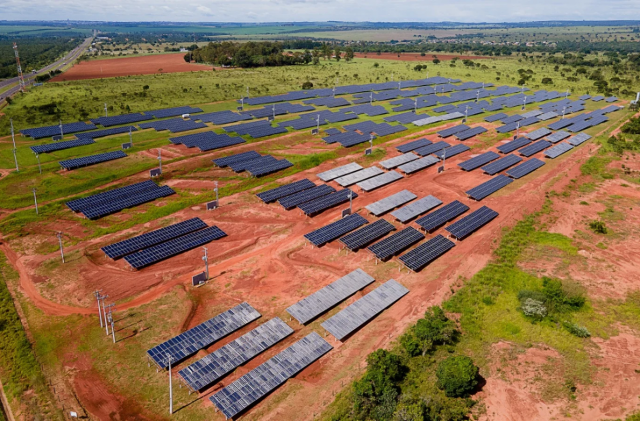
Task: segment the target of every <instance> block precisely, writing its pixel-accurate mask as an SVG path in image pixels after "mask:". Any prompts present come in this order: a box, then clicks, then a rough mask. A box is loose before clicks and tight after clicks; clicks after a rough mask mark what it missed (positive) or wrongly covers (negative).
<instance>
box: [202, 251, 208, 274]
mask: <svg viewBox="0 0 640 421" xmlns="http://www.w3.org/2000/svg"><path fill="white" fill-rule="evenodd" d="M202 248H203V249H204V256H202V260H203V261H204V273H205V274H206V275H207V281H208V280H209V256H208V255H207V248H206V247H202Z"/></svg>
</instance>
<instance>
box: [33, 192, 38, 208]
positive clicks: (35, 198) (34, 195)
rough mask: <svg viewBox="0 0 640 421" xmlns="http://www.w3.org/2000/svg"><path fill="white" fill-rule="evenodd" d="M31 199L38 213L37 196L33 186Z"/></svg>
mask: <svg viewBox="0 0 640 421" xmlns="http://www.w3.org/2000/svg"><path fill="white" fill-rule="evenodd" d="M33 201H34V203H35V204H36V215H38V198H37V197H36V188H35V187H34V188H33Z"/></svg>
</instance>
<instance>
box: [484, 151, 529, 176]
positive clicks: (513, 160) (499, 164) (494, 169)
mask: <svg viewBox="0 0 640 421" xmlns="http://www.w3.org/2000/svg"><path fill="white" fill-rule="evenodd" d="M518 162H522V158H520V157H519V156H516V155H513V154H509V155H507V156H505V157H503V158H500V159H498V160H497V161H494V162H492V163H490V164H487V165H485V166H484V167H482V171H484V172H486V173H487V174H489V175H495V174H497V173H499V172H500V171H502V170H506V169H507V168H509V167H511V166H513V165H516V164H517V163H518Z"/></svg>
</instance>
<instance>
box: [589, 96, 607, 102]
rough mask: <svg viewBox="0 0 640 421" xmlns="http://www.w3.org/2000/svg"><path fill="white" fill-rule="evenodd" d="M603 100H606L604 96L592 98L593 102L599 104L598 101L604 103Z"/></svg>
mask: <svg viewBox="0 0 640 421" xmlns="http://www.w3.org/2000/svg"><path fill="white" fill-rule="evenodd" d="M603 99H604V97H603V96H602V95H596V96H594V97H592V98H591V101H593V102H598V101H602V100H603Z"/></svg>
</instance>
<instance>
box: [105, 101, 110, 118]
mask: <svg viewBox="0 0 640 421" xmlns="http://www.w3.org/2000/svg"><path fill="white" fill-rule="evenodd" d="M104 116H105V117H109V113H108V112H107V103H106V102H105V103H104Z"/></svg>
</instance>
